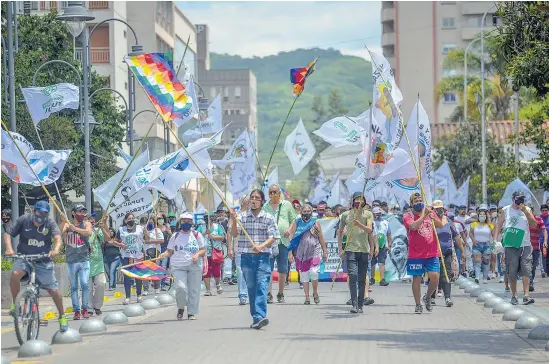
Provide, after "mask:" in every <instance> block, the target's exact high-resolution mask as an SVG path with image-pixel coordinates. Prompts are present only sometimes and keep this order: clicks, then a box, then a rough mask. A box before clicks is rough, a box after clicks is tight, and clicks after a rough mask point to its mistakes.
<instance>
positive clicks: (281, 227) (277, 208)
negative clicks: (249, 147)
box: [263, 185, 297, 303]
mask: <svg viewBox="0 0 549 364" xmlns="http://www.w3.org/2000/svg"><path fill="white" fill-rule="evenodd" d="M263 211H265V212H266V213H269V214H271V215H273V216H274V218H275V221H276V225H277V226H278V231H279V232H280V240H279V241H278V242H275V243H274V244H275V245H277V246H278V255H277V254H276V248H275V247H274V246H273V257H271V269H274V262H275V259H276V265H277V270H278V294H277V295H276V298H277V301H278V303H283V302H284V284H285V283H286V275H287V274H288V245H290V240H289V239H288V238H289V236H290V225H291V224H292V222H294V220H295V219H296V218H297V213H296V212H295V209H294V207H293V206H292V204H291V203H290V202H289V201H285V200H282V194H281V192H280V187H279V186H278V185H271V186H270V187H269V202H267V203H265V204H264V205H263ZM272 287H273V280H272V279H271V282H270V283H269V293H268V295H267V303H272V302H273V295H272V293H271V292H272Z"/></svg>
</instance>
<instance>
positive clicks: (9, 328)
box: [2, 326, 15, 334]
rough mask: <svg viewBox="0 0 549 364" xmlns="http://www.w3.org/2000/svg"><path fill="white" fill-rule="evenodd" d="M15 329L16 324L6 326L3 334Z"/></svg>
mask: <svg viewBox="0 0 549 364" xmlns="http://www.w3.org/2000/svg"><path fill="white" fill-rule="evenodd" d="M14 330H15V327H14V326H11V327H4V328H2V334H5V333H7V332H10V331H14Z"/></svg>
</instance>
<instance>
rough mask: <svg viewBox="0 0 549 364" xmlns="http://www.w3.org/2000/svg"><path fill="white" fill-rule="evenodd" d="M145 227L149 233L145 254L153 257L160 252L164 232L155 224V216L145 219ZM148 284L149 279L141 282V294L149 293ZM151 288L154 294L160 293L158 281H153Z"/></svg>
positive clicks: (150, 257) (149, 257)
mask: <svg viewBox="0 0 549 364" xmlns="http://www.w3.org/2000/svg"><path fill="white" fill-rule="evenodd" d="M145 227H146V229H147V233H148V234H149V244H145V255H146V257H147V258H148V259H154V258H156V257H158V255H159V254H160V244H162V243H164V234H163V233H162V230H161V229H160V227H159V226H158V225H157V223H156V218H155V217H151V218H150V219H149V220H148V221H147V225H146V226H145ZM159 260H160V259H159ZM158 263H159V262H158V261H157V264H158ZM149 286H150V282H149V281H144V282H143V296H146V295H148V294H149ZM153 288H154V294H155V295H158V294H159V293H160V282H159V281H154V282H153Z"/></svg>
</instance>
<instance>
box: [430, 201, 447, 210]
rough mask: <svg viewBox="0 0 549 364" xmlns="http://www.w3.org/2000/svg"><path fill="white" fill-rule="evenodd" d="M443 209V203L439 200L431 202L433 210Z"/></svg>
mask: <svg viewBox="0 0 549 364" xmlns="http://www.w3.org/2000/svg"><path fill="white" fill-rule="evenodd" d="M443 207H444V203H443V202H442V201H441V200H434V201H433V208H434V209H439V208H443Z"/></svg>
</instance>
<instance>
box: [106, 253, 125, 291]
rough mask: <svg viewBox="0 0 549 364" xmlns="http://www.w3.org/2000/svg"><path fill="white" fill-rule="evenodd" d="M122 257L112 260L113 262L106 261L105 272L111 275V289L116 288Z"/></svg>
mask: <svg viewBox="0 0 549 364" xmlns="http://www.w3.org/2000/svg"><path fill="white" fill-rule="evenodd" d="M120 259H121V258H120V256H118V257H116V258H114V259H112V261H104V262H103V263H104V265H105V272H107V274H108V275H109V287H110V288H116V270H117V269H118V267H119V266H120Z"/></svg>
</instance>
